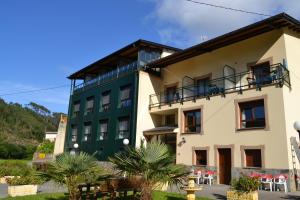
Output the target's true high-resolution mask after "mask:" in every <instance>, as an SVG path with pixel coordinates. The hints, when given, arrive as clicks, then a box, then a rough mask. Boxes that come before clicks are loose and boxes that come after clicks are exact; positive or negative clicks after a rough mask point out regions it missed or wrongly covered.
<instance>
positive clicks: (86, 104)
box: [84, 96, 95, 115]
mask: <svg viewBox="0 0 300 200" xmlns="http://www.w3.org/2000/svg"><path fill="white" fill-rule="evenodd" d="M89 101H93V106H92V107H88V102H89ZM94 108H95V96H90V97H88V98H86V102H85V112H84V115H88V114H89V113H93V112H94Z"/></svg>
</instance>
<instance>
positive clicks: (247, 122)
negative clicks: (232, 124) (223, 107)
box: [239, 99, 266, 128]
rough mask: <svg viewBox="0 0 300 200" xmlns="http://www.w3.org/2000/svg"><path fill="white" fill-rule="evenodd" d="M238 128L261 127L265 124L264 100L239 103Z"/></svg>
mask: <svg viewBox="0 0 300 200" xmlns="http://www.w3.org/2000/svg"><path fill="white" fill-rule="evenodd" d="M239 107H240V128H263V127H265V126H266V121H265V107H264V100H263V99H261V100H256V101H250V102H244V103H239Z"/></svg>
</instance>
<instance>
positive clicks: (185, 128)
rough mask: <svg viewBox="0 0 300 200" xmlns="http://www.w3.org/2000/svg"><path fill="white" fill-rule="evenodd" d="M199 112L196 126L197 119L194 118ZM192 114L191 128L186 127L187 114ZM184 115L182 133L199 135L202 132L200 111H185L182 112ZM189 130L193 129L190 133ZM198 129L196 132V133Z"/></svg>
mask: <svg viewBox="0 0 300 200" xmlns="http://www.w3.org/2000/svg"><path fill="white" fill-rule="evenodd" d="M197 112H199V116H200V119H199V121H198V124H197V119H196V118H197V117H196V114H195V113H197ZM191 113H192V114H193V118H194V119H193V124H192V126H188V115H189V114H191ZM183 114H184V132H185V133H195V134H198V133H201V132H202V109H195V110H187V111H184V112H183ZM191 129H194V130H192V131H191ZM197 129H198V131H197Z"/></svg>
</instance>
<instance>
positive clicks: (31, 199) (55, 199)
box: [1, 191, 210, 200]
mask: <svg viewBox="0 0 300 200" xmlns="http://www.w3.org/2000/svg"><path fill="white" fill-rule="evenodd" d="M6 199H7V200H67V199H68V198H67V197H66V196H65V195H64V194H63V193H53V194H38V195H29V196H22V197H8V198H4V199H1V200H6ZM121 199H122V200H126V199H128V200H129V199H132V198H131V197H130V196H129V197H128V198H124V197H122V198H119V200H121ZM153 199H155V200H185V199H186V197H185V195H181V194H177V193H169V192H161V191H155V192H154V193H153ZM196 200H210V199H208V198H202V197H201V198H196Z"/></svg>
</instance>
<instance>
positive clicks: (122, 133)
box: [116, 116, 130, 139]
mask: <svg viewBox="0 0 300 200" xmlns="http://www.w3.org/2000/svg"><path fill="white" fill-rule="evenodd" d="M122 121H127V129H126V130H121V129H120V124H121V122H122ZM120 133H121V134H120ZM120 135H123V137H120ZM129 136H130V117H129V116H125V117H119V118H118V126H117V136H116V139H126V138H127V139H128V138H129Z"/></svg>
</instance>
